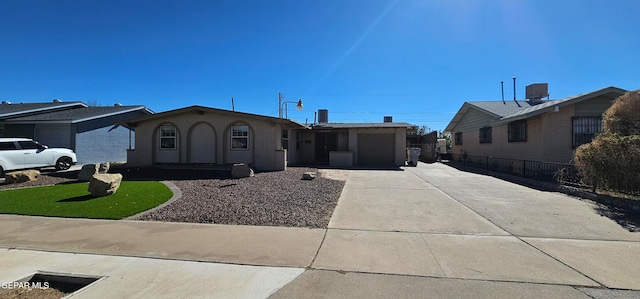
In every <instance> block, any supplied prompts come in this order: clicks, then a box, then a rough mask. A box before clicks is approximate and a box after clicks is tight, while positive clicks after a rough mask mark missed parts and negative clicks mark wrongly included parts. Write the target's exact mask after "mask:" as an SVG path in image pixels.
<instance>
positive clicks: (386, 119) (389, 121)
mask: <svg viewBox="0 0 640 299" xmlns="http://www.w3.org/2000/svg"><path fill="white" fill-rule="evenodd" d="M384 122H386V123H392V122H393V116H385V117H384Z"/></svg>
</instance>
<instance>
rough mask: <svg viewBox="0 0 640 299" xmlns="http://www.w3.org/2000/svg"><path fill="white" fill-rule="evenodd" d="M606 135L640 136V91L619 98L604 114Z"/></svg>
mask: <svg viewBox="0 0 640 299" xmlns="http://www.w3.org/2000/svg"><path fill="white" fill-rule="evenodd" d="M603 123H604V133H606V134H620V135H622V136H629V135H640V90H636V91H631V92H627V93H625V94H624V95H622V96H620V97H618V98H617V99H616V100H615V101H614V102H613V104H612V105H611V107H610V108H609V109H607V111H606V112H605V113H604V118H603Z"/></svg>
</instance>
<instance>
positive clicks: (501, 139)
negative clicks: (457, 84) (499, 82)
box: [444, 86, 627, 163]
mask: <svg viewBox="0 0 640 299" xmlns="http://www.w3.org/2000/svg"><path fill="white" fill-rule="evenodd" d="M625 92H627V91H626V90H624V89H620V88H617V87H613V86H611V87H606V88H602V89H599V90H596V91H592V92H587V93H583V94H578V95H575V96H571V97H568V98H564V99H560V100H542V98H541V97H539V96H536V97H532V98H530V99H529V100H526V101H477V102H465V103H464V104H463V105H462V107H461V108H460V110H458V112H457V113H456V114H455V116H454V117H453V119H452V120H451V122H449V124H448V125H447V127H446V128H445V130H444V132H445V133H447V134H451V135H452V154H454V155H459V154H466V155H473V156H483V157H495V158H504V159H516V160H529V161H544V162H556V163H569V162H570V161H571V159H572V157H573V153H574V150H575V148H576V147H578V146H579V145H581V144H584V143H587V142H590V141H591V140H592V139H593V137H594V135H595V134H597V133H599V132H601V131H602V114H603V113H604V112H605V111H606V110H607V109H608V108H609V107H610V106H611V103H612V101H613V100H614V99H615V98H617V97H619V96H621V95H623V94H624V93H625Z"/></svg>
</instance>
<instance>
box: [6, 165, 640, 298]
mask: <svg viewBox="0 0 640 299" xmlns="http://www.w3.org/2000/svg"><path fill="white" fill-rule="evenodd" d="M0 248H3V249H2V250H0V265H2V267H3V271H0V282H10V281H15V280H16V279H20V278H23V277H25V276H27V275H29V274H30V273H34V271H37V270H47V271H54V272H62V273H79V274H85V275H97V276H100V277H103V278H102V279H101V280H100V281H99V282H97V283H95V285H93V286H90V287H89V288H87V289H86V290H85V291H83V292H82V293H80V294H77V295H74V298H76V297H77V298H95V297H101V298H109V297H113V298H131V297H150V298H151V297H154V298H157V297H176V296H177V297H201V298H208V297H216V298H265V297H269V296H271V297H272V298H300V297H304V298H396V297H397V298H417V297H432V298H611V297H615V298H640V278H639V277H640V267H638V266H637V265H640V233H632V232H629V231H627V230H625V229H624V228H622V227H621V226H620V225H618V224H617V223H616V222H614V221H612V220H610V219H608V218H606V217H602V216H600V215H599V214H598V213H597V212H596V211H595V209H594V206H593V205H592V204H590V203H588V202H584V201H580V200H578V199H575V198H572V197H569V196H566V195H563V194H557V193H552V192H542V191H538V190H534V189H530V188H526V187H523V186H520V185H517V184H512V183H509V182H505V181H502V180H498V179H495V178H492V177H490V176H485V175H479V174H473V173H468V172H463V171H459V170H457V169H455V168H451V167H448V166H446V165H443V164H437V163H436V164H422V163H420V164H419V165H418V166H417V167H404V168H402V169H400V170H351V171H349V177H348V180H347V182H346V185H345V188H344V190H343V193H342V195H341V197H340V199H339V202H338V206H337V207H336V210H335V212H334V214H333V216H332V218H331V221H330V223H329V226H328V228H327V229H306V228H280V227H251V226H229V225H206V224H185V223H160V222H142V221H129V220H119V221H111V220H88V219H62V218H49V217H26V216H15V215H0ZM140 265H142V266H143V267H142V266H140ZM135 285H137V286H138V287H135Z"/></svg>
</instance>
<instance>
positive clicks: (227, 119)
mask: <svg viewBox="0 0 640 299" xmlns="http://www.w3.org/2000/svg"><path fill="white" fill-rule="evenodd" d="M166 123H171V124H173V125H175V126H176V127H177V128H178V132H179V133H178V134H179V136H178V141H177V143H178V146H177V147H178V148H177V151H178V162H177V163H188V162H189V157H188V155H189V151H188V149H187V146H188V144H189V140H190V138H197V136H187V135H188V132H189V129H190V128H191V127H193V126H194V125H196V124H198V123H207V124H210V125H211V126H212V127H213V128H214V130H215V136H216V148H215V151H216V155H215V157H216V164H227V163H234V162H245V163H250V164H252V165H253V166H254V167H255V168H256V169H257V170H280V169H284V167H285V165H281V164H282V160H283V157H282V156H281V155H282V154H283V151H279V150H280V149H281V142H280V139H281V133H282V132H281V129H282V128H283V125H282V124H278V123H275V122H271V121H268V120H263V119H258V118H249V117H244V118H242V119H240V118H238V117H236V116H233V115H227V114H217V113H211V112H203V113H196V112H195V111H187V112H185V113H181V114H177V115H171V116H168V117H167V118H163V119H152V120H148V121H145V122H142V123H139V124H138V126H137V127H136V128H135V131H136V140H135V143H136V146H135V150H130V151H128V157H127V161H128V164H129V165H132V166H144V165H152V164H154V163H155V162H156V159H155V156H156V147H157V146H158V139H159V137H158V132H157V130H158V128H159V127H160V126H161V125H163V124H166ZM234 124H247V125H249V127H250V136H249V139H250V145H249V150H248V151H231V149H230V138H231V137H230V128H231V126H232V125H234ZM294 146H295V144H294Z"/></svg>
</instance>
